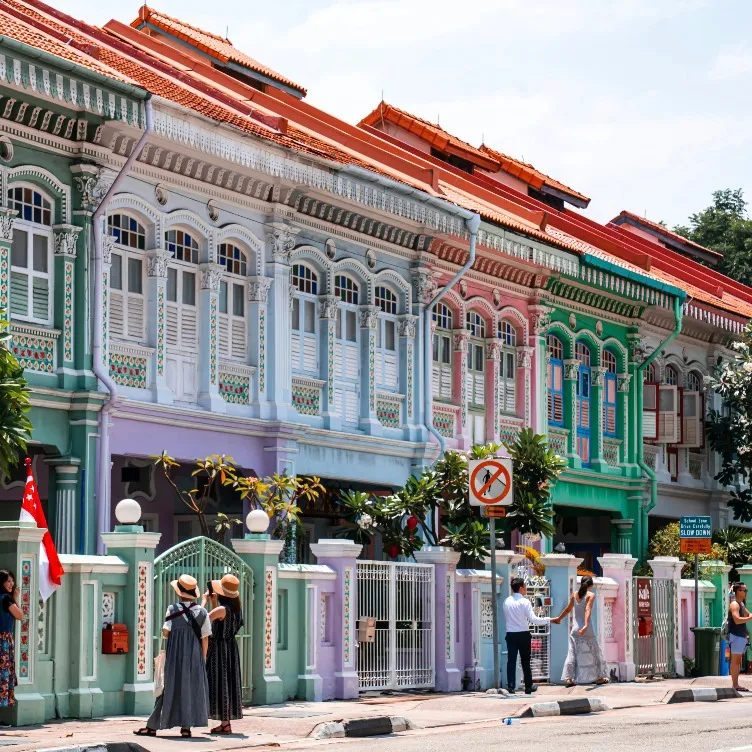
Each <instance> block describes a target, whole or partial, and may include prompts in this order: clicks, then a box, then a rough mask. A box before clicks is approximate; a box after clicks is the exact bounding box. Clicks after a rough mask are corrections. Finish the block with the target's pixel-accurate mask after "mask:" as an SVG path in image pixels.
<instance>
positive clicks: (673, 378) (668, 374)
mask: <svg viewBox="0 0 752 752" xmlns="http://www.w3.org/2000/svg"><path fill="white" fill-rule="evenodd" d="M663 382H664V383H665V384H668V385H669V386H679V373H678V372H677V370H676V368H674V367H673V366H666V370H665V371H664V374H663Z"/></svg>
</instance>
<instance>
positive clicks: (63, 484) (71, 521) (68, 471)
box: [47, 457, 81, 554]
mask: <svg viewBox="0 0 752 752" xmlns="http://www.w3.org/2000/svg"><path fill="white" fill-rule="evenodd" d="M47 462H48V464H49V465H51V466H52V467H53V468H54V470H55V548H56V549H57V552H58V553H59V554H76V553H78V551H77V550H76V538H77V537H78V526H77V522H78V521H79V514H78V508H79V499H80V486H79V477H78V469H79V465H80V464H81V460H80V459H79V458H78V457H61V458H56V459H54V460H48V461H47Z"/></svg>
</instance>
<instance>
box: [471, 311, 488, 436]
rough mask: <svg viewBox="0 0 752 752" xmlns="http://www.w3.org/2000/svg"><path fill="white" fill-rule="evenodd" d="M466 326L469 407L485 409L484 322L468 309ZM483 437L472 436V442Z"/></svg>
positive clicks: (476, 313) (478, 315)
mask: <svg viewBox="0 0 752 752" xmlns="http://www.w3.org/2000/svg"><path fill="white" fill-rule="evenodd" d="M466 326H467V330H468V332H470V342H469V343H468V348H467V387H468V390H467V391H468V395H467V396H468V399H469V401H470V405H471V407H473V406H474V407H476V408H478V409H485V404H486V403H485V399H486V346H485V342H484V339H485V336H486V322H485V321H484V320H483V318H482V316H481V315H480V314H479V313H478V312H477V311H468V312H467V316H466ZM484 438H485V437H480V436H476V437H474V443H476V444H478V443H482V440H483V439H484Z"/></svg>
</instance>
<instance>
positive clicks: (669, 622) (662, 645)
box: [632, 577, 676, 676]
mask: <svg viewBox="0 0 752 752" xmlns="http://www.w3.org/2000/svg"><path fill="white" fill-rule="evenodd" d="M638 579H648V580H649V581H650V587H651V598H650V612H651V619H652V625H651V626H652V629H649V628H648V627H647V623H646V620H645V618H644V617H643V618H641V617H640V615H639V613H638V592H637V581H638ZM632 588H633V590H632V603H633V604H634V605H633V607H632V628H633V630H634V646H635V647H634V660H635V671H636V673H637V675H638V676H659V675H662V674H668V675H669V676H673V675H675V674H676V666H675V665H674V664H675V660H674V641H675V639H676V623H675V618H676V617H675V608H676V603H675V598H676V593H675V585H674V581H673V580H666V579H661V578H657V577H649V578H638V577H634V578H633V579H632ZM641 633H642V634H641Z"/></svg>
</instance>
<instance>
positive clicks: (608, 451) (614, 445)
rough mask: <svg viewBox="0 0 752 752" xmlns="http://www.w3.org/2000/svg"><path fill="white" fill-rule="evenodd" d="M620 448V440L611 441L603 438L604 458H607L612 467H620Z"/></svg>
mask: <svg viewBox="0 0 752 752" xmlns="http://www.w3.org/2000/svg"><path fill="white" fill-rule="evenodd" d="M620 449H621V443H620V442H618V441H610V440H609V439H606V438H604V439H603V459H604V460H606V463H607V464H608V465H611V466H612V467H618V465H619V462H620V454H621V452H620Z"/></svg>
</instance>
